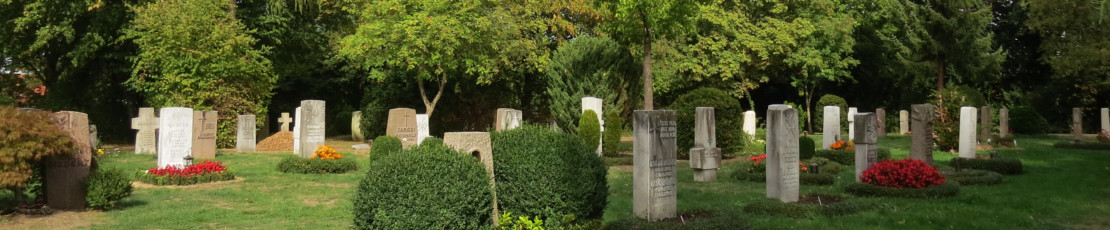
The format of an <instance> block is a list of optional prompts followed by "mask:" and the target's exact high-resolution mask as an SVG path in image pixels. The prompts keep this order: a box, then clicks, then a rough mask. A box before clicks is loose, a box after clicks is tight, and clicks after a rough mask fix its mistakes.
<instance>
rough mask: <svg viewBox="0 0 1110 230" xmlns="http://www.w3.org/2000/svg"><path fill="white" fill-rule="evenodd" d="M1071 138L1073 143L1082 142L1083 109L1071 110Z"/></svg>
mask: <svg viewBox="0 0 1110 230" xmlns="http://www.w3.org/2000/svg"><path fill="white" fill-rule="evenodd" d="M1071 136H1072V139H1074V140H1075V142H1080V141H1081V140H1083V109H1081V108H1072V109H1071Z"/></svg>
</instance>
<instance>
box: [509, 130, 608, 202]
mask: <svg viewBox="0 0 1110 230" xmlns="http://www.w3.org/2000/svg"><path fill="white" fill-rule="evenodd" d="M491 139H492V141H493V152H494V153H496V157H494V159H493V160H494V164H493V166H494V175H495V179H496V181H497V205H498V206H499V207H500V208H501V210H504V211H510V212H513V213H519V214H520V215H524V216H533V217H539V218H541V219H547V220H550V219H551V218H560V217H561V216H551V215H554V214H561V215H574V216H576V217H580V218H584V219H598V218H601V216H602V212H604V210H605V206H606V205H607V204H608V202H606V200H607V198H608V196H609V186H608V182H607V180H606V175H607V174H608V168H606V167H605V165H604V164H603V163H602V161H601V158H599V157H597V154H596V153H595V150H594V149H593V148H589V147H587V146H586V145H585V144H583V143H582V140H580V139H578V137H575V136H573V135H570V134H566V133H557V132H555V131H552V130H551V129H549V128H546V127H539V126H532V125H525V126H522V127H521V128H519V129H513V130H508V131H503V132H495V133H493V134H492V135H491Z"/></svg>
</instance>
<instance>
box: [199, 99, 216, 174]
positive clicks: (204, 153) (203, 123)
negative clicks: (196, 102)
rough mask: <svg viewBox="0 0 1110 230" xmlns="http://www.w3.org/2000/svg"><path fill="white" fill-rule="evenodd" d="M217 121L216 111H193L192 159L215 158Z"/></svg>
mask: <svg viewBox="0 0 1110 230" xmlns="http://www.w3.org/2000/svg"><path fill="white" fill-rule="evenodd" d="M217 121H219V115H218V113H217V112H216V111H204V112H201V111H193V159H198V160H199V159H216V126H217ZM198 162H199V161H198Z"/></svg>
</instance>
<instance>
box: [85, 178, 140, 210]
mask: <svg viewBox="0 0 1110 230" xmlns="http://www.w3.org/2000/svg"><path fill="white" fill-rule="evenodd" d="M87 189H88V190H87V195H86V196H85V201H86V202H87V203H88V205H89V208H91V209H96V210H108V209H112V207H115V206H116V201H119V200H120V199H123V198H124V197H127V196H130V195H131V190H132V187H131V177H130V176H128V175H127V173H124V172H123V170H119V169H106V170H99V171H97V172H95V173H93V174H92V175H90V176H89V180H88V188H87Z"/></svg>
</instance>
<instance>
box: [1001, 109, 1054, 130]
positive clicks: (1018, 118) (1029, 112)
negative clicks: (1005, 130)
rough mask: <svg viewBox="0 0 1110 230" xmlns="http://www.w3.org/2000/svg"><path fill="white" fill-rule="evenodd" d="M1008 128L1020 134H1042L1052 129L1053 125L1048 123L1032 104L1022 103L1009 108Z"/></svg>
mask: <svg viewBox="0 0 1110 230" xmlns="http://www.w3.org/2000/svg"><path fill="white" fill-rule="evenodd" d="M1010 124H1021V125H1011V126H1010V128H1011V129H1013V130H1014V133H1020V134H1044V133H1046V132H1049V131H1054V127H1052V125H1051V124H1049V123H1048V120H1046V119H1044V117H1043V116H1041V114H1040V113H1039V112H1037V109H1035V108H1033V107H1032V106H1028V105H1023V106H1017V107H1014V108H1013V109H1011V110H1010Z"/></svg>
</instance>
